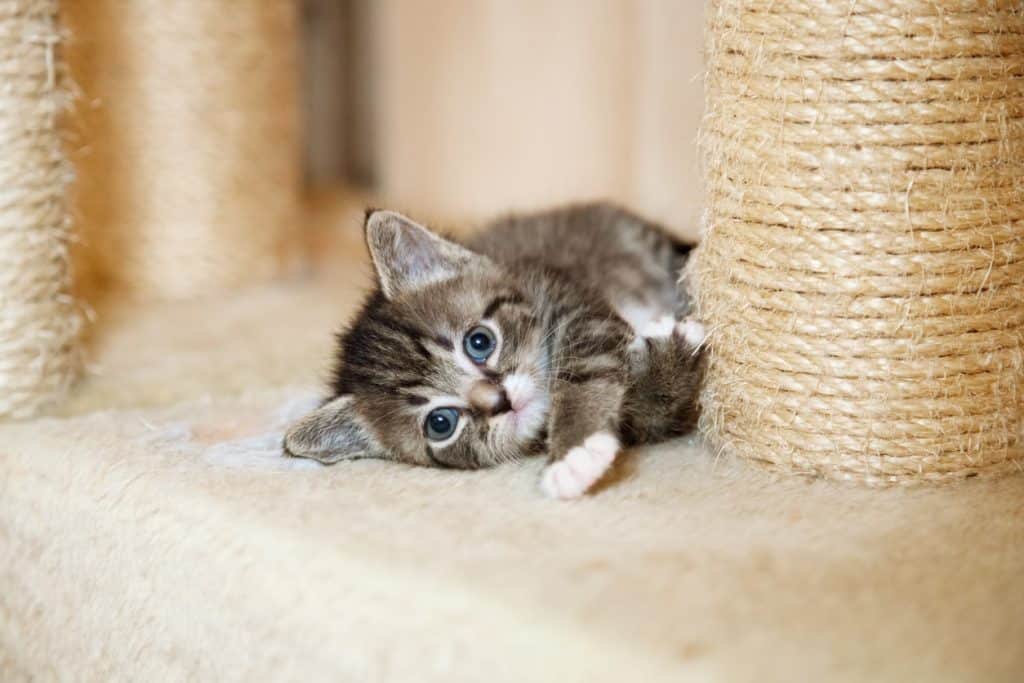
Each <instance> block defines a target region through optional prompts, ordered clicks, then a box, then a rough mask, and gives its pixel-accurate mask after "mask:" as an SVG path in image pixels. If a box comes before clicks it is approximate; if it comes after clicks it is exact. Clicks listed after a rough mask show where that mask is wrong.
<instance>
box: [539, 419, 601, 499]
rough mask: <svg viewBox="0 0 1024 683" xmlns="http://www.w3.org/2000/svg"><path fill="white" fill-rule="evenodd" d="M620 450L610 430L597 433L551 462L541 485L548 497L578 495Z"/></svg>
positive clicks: (598, 475)
mask: <svg viewBox="0 0 1024 683" xmlns="http://www.w3.org/2000/svg"><path fill="white" fill-rule="evenodd" d="M618 452H619V440H618V439H616V438H615V437H614V436H613V435H612V434H610V433H609V432H597V433H595V434H591V435H590V436H588V437H587V438H586V439H584V440H583V445H581V446H576V447H575V448H572V449H571V450H570V451H569V452H568V453H566V454H565V457H564V458H562V459H561V460H559V461H557V462H553V463H551V464H550V465H548V466H547V468H545V470H544V474H543V475H542V476H541V478H540V488H541V490H542V491H543V492H544V493H545V495H547V496H548V497H550V498H559V499H561V500H567V499H570V498H579V497H580V496H582V495H583V494H584V493H586V491H587V489H589V488H590V487H591V486H593V485H594V484H595V483H597V480H598V479H600V478H601V477H602V476H603V475H604V473H605V472H607V471H608V468H609V467H611V464H612V462H614V460H615V456H616V454H617V453H618Z"/></svg>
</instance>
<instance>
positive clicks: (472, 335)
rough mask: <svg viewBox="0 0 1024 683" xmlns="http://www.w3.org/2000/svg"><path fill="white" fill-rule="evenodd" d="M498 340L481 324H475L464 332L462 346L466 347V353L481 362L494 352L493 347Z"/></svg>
mask: <svg viewBox="0 0 1024 683" xmlns="http://www.w3.org/2000/svg"><path fill="white" fill-rule="evenodd" d="M497 344H498V342H497V340H496V339H495V338H494V333H493V332H491V331H490V330H489V329H487V328H486V327H484V326H483V325H477V326H476V327H474V328H473V329H471V330H470V331H469V332H468V333H466V337H465V339H463V340H462V346H463V348H465V349H466V355H468V356H469V357H470V358H472V359H473V360H475V361H476V362H478V363H483V362H484V361H485V360H487V359H488V358H490V357H491V354H492V353H494V347H495V346H497Z"/></svg>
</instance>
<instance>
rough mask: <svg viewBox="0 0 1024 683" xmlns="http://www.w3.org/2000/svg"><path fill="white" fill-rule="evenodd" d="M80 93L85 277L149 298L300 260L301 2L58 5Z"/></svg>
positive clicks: (250, 278) (223, 284) (267, 275)
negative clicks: (87, 270)
mask: <svg viewBox="0 0 1024 683" xmlns="http://www.w3.org/2000/svg"><path fill="white" fill-rule="evenodd" d="M62 12H63V14H64V18H65V20H66V22H67V24H68V28H69V30H70V35H71V38H70V40H69V41H68V42H67V47H68V51H69V55H68V63H69V65H70V67H71V71H72V76H73V78H74V80H75V81H76V82H77V84H78V85H79V87H80V90H81V91H82V94H83V97H82V101H81V103H80V104H79V105H78V107H77V111H76V114H78V118H77V120H76V122H75V123H76V124H77V125H76V131H77V132H78V133H80V136H81V137H82V138H84V140H85V141H86V142H87V147H86V148H85V149H81V150H77V152H76V153H75V159H74V161H75V164H76V167H77V169H78V171H79V181H78V190H79V191H78V193H77V202H76V208H77V209H78V212H79V214H80V221H79V231H80V233H81V235H82V238H83V241H84V242H85V252H86V253H85V255H84V256H85V258H83V259H82V260H83V261H85V262H87V264H88V266H90V267H91V270H92V274H93V275H95V276H97V277H98V278H99V279H101V280H106V281H110V282H113V283H114V284H116V285H120V286H121V288H122V290H124V291H130V292H131V293H133V294H135V295H141V296H143V297H146V298H164V299H166V298H187V297H192V296H197V295H203V294H208V293H211V292H217V291H220V290H224V289H226V288H231V287H235V286H237V285H241V284H246V283H252V282H259V281H265V280H269V279H272V278H274V277H276V276H279V275H280V274H281V273H282V272H284V271H286V270H287V269H288V267H289V266H290V265H291V264H292V263H294V262H295V260H296V259H297V257H298V244H299V242H298V234H299V233H298V230H297V224H298V221H299V210H300V196H299V195H300V190H301V177H300V175H301V162H300V156H301V153H300V138H301V136H300V132H299V120H298V119H299V116H298V95H297V72H298V65H297V61H298V54H297V45H298V8H297V6H296V3H295V2H294V1H293V0H270V1H260V2H244V3H222V2H178V3H156V2H129V3H125V2H119V1H117V0H90V1H89V2H69V3H64V6H63V7H62Z"/></svg>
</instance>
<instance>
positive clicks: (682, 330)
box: [676, 318, 707, 346]
mask: <svg viewBox="0 0 1024 683" xmlns="http://www.w3.org/2000/svg"><path fill="white" fill-rule="evenodd" d="M676 334H678V335H679V336H681V337H682V338H683V339H684V340H685V341H686V343H687V344H689V345H690V346H700V345H701V344H703V343H704V340H705V339H706V338H707V335H706V334H705V332H704V324H703V323H701V322H700V321H699V320H694V319H693V318H686V319H685V320H680V321H679V324H678V325H676Z"/></svg>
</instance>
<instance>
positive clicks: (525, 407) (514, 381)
mask: <svg viewBox="0 0 1024 683" xmlns="http://www.w3.org/2000/svg"><path fill="white" fill-rule="evenodd" d="M504 385H505V391H506V392H507V393H508V399H509V403H510V404H511V408H512V409H511V410H510V411H509V412H508V413H507V414H506V415H507V416H508V417H507V419H508V424H509V427H510V429H511V430H512V432H513V433H514V434H515V437H516V438H517V439H527V440H528V439H532V438H534V437H536V436H537V434H538V432H539V431H540V428H541V427H543V426H544V421H545V418H546V413H547V402H548V401H547V397H546V396H545V395H544V393H543V392H541V391H538V390H537V385H536V383H535V382H534V380H533V378H531V377H530V376H529V375H525V374H520V373H515V374H512V375H509V376H507V377H506V378H505V382H504Z"/></svg>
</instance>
